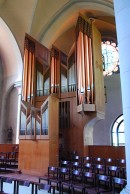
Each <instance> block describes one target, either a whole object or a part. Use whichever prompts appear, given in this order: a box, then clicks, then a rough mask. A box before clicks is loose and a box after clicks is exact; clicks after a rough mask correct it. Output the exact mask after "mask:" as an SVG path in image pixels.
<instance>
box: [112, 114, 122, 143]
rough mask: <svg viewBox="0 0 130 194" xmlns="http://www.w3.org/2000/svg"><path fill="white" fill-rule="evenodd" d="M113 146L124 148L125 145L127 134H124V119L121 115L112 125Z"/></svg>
mask: <svg viewBox="0 0 130 194" xmlns="http://www.w3.org/2000/svg"><path fill="white" fill-rule="evenodd" d="M111 135H112V145H113V146H124V145H125V134H124V118H123V115H120V116H119V117H117V118H116V120H115V121H114V123H113V125H112V133H111Z"/></svg>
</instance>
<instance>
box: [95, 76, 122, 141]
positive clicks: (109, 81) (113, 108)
mask: <svg viewBox="0 0 130 194" xmlns="http://www.w3.org/2000/svg"><path fill="white" fill-rule="evenodd" d="M104 84H105V86H106V94H107V102H106V106H105V120H99V121H98V122H97V123H96V124H95V126H94V129H93V143H94V145H111V126H112V124H113V122H114V120H115V119H116V117H118V116H119V115H120V114H122V97H121V85H120V74H115V75H112V76H108V77H105V78H104Z"/></svg>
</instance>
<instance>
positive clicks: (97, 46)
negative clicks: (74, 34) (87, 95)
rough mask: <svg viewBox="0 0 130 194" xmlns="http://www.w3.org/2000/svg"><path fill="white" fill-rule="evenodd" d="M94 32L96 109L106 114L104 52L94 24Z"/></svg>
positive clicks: (99, 35)
mask: <svg viewBox="0 0 130 194" xmlns="http://www.w3.org/2000/svg"><path fill="white" fill-rule="evenodd" d="M92 32H93V63H94V83H95V84H94V85H95V86H94V87H95V88H94V90H95V104H96V111H97V112H99V113H102V114H104V112H105V110H104V108H105V98H104V80H103V68H102V54H101V34H100V33H99V31H98V30H97V28H96V27H95V26H94V25H93V26H92Z"/></svg>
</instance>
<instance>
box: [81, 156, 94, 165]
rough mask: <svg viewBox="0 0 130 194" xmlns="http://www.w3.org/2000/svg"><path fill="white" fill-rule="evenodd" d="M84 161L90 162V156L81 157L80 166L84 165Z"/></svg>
mask: <svg viewBox="0 0 130 194" xmlns="http://www.w3.org/2000/svg"><path fill="white" fill-rule="evenodd" d="M86 163H92V157H89V156H84V157H83V158H82V166H84V165H85V164H86Z"/></svg>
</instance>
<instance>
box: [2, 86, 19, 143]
mask: <svg viewBox="0 0 130 194" xmlns="http://www.w3.org/2000/svg"><path fill="white" fill-rule="evenodd" d="M5 100H6V102H5V116H4V117H5V121H4V132H5V133H4V143H16V129H17V111H18V91H17V89H16V88H12V89H11V90H10V91H9V92H8V94H7V98H5ZM9 126H10V127H9Z"/></svg>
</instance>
